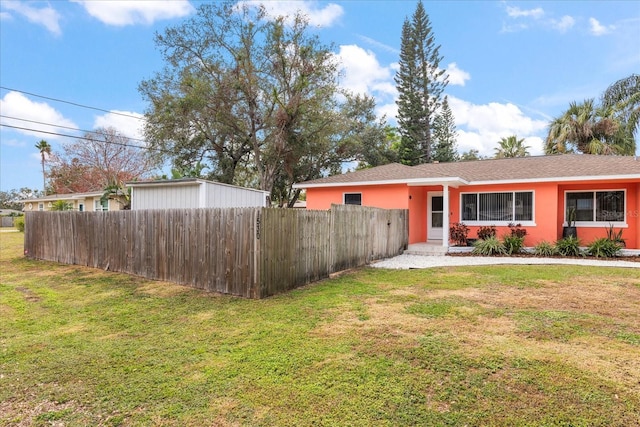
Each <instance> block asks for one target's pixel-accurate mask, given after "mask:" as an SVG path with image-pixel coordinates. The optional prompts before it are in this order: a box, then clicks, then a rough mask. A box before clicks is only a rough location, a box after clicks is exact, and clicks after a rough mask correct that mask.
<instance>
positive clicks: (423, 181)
mask: <svg viewBox="0 0 640 427" xmlns="http://www.w3.org/2000/svg"><path fill="white" fill-rule="evenodd" d="M394 184H406V185H407V186H421V185H444V184H446V185H450V186H452V187H455V186H457V185H461V184H462V185H465V184H469V183H468V182H467V181H465V180H463V179H461V178H458V177H451V178H411V179H384V180H379V181H354V182H330V183H324V184H305V183H304V182H301V183H297V184H293V188H330V187H359V186H364V185H394Z"/></svg>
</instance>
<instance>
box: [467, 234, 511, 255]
mask: <svg viewBox="0 0 640 427" xmlns="http://www.w3.org/2000/svg"><path fill="white" fill-rule="evenodd" d="M473 253H474V254H476V255H505V254H506V253H507V251H506V249H505V247H504V244H503V243H502V242H501V241H500V240H498V239H497V238H496V237H495V236H491V237H488V238H486V239H481V240H478V241H477V242H475V243H474V244H473Z"/></svg>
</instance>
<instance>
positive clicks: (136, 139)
mask: <svg viewBox="0 0 640 427" xmlns="http://www.w3.org/2000/svg"><path fill="white" fill-rule="evenodd" d="M0 117H4V118H5V119H11V120H19V121H21V122H28V123H35V124H38V125H44V126H51V127H54V128H59V129H69V130H75V131H78V132H84V133H93V134H96V135H101V133H100V132H96V131H94V130H84V129H77V128H73V127H70V126H62V125H54V124H51V123H45V122H39V121H37V120H29V119H21V118H19V117H11V116H5V115H4V114H0ZM125 138H127V139H128V140H130V141H139V142H144V143H145V144H148V143H147V141H145V140H144V139H138V138H130V137H128V136H125Z"/></svg>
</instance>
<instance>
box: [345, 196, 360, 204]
mask: <svg viewBox="0 0 640 427" xmlns="http://www.w3.org/2000/svg"><path fill="white" fill-rule="evenodd" d="M344 204H345V205H362V193H344Z"/></svg>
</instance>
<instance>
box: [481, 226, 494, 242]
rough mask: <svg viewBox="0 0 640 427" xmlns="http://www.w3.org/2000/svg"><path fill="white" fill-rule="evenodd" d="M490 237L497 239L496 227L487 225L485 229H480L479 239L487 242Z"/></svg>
mask: <svg viewBox="0 0 640 427" xmlns="http://www.w3.org/2000/svg"><path fill="white" fill-rule="evenodd" d="M490 237H496V226H495V225H490V226H489V225H487V226H484V227H480V228H478V239H480V240H487V239H489V238H490Z"/></svg>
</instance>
